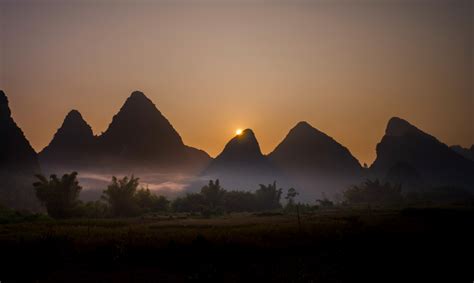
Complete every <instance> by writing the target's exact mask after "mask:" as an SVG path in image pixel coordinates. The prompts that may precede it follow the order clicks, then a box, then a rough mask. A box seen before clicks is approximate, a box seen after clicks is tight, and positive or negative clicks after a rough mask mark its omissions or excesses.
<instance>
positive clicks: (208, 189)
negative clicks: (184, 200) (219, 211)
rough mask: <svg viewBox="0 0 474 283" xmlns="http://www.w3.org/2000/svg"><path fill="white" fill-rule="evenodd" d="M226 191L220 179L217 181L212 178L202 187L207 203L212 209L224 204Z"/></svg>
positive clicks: (202, 193)
mask: <svg viewBox="0 0 474 283" xmlns="http://www.w3.org/2000/svg"><path fill="white" fill-rule="evenodd" d="M225 193H226V191H225V190H224V189H223V188H222V187H221V185H220V183H219V179H217V180H216V181H215V182H214V181H212V180H210V181H209V184H208V185H206V186H204V187H202V188H201V195H202V196H203V198H204V202H205V205H206V206H207V207H208V208H209V209H211V210H215V209H216V208H217V207H219V206H221V205H222V201H223V198H224V195H225Z"/></svg>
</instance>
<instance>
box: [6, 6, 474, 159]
mask: <svg viewBox="0 0 474 283" xmlns="http://www.w3.org/2000/svg"><path fill="white" fill-rule="evenodd" d="M33 2H34V1H3V2H2V3H0V13H1V17H0V27H1V28H0V37H1V38H2V39H5V40H3V41H2V45H1V49H0V50H1V51H0V62H1V64H2V68H1V70H0V86H1V88H2V89H3V90H4V91H5V93H6V95H7V96H8V98H9V101H10V107H11V109H12V115H13V117H14V119H15V121H16V122H17V124H18V125H19V126H20V127H21V128H22V130H23V132H24V133H25V136H26V137H27V138H28V140H29V141H30V143H31V145H32V146H33V147H34V149H35V150H36V151H37V152H39V151H41V150H42V149H43V148H44V147H45V146H46V145H48V144H49V142H50V141H51V139H52V138H53V135H54V133H55V132H56V130H57V129H58V128H59V127H60V126H61V123H62V121H63V120H64V118H65V116H66V114H67V113H68V112H69V111H70V110H72V109H77V110H78V111H79V112H80V113H81V114H82V115H83V117H84V119H85V120H86V121H87V122H88V123H89V125H90V126H91V127H92V129H93V131H94V134H95V135H99V134H100V133H101V132H103V131H105V130H106V128H107V126H108V125H109V123H110V122H111V120H112V117H113V115H115V114H116V113H117V112H118V111H119V109H120V107H121V105H122V104H123V103H124V101H125V99H126V97H128V96H129V95H130V93H131V92H132V91H133V90H135V89H140V90H141V91H143V92H144V93H145V95H147V97H148V98H150V99H151V100H152V101H153V102H154V104H155V105H156V106H157V108H158V109H159V110H160V111H161V112H162V113H163V115H164V116H165V117H167V118H168V120H169V121H170V122H171V124H172V125H173V127H174V128H175V129H176V130H177V131H178V132H179V134H180V135H181V137H182V138H183V141H184V142H185V143H186V144H187V145H190V146H193V147H196V148H199V149H202V150H204V151H206V152H207V153H208V154H209V155H211V156H212V157H215V156H217V155H218V154H219V153H220V152H221V151H222V149H223V148H224V146H225V144H226V143H227V142H228V141H229V140H230V139H231V138H232V137H233V136H234V135H235V131H236V130H237V129H246V128H251V129H252V130H253V131H254V132H255V133H256V136H257V139H258V141H259V144H260V146H261V149H262V152H263V153H264V154H268V153H270V152H271V151H272V150H273V149H274V148H275V147H276V146H277V145H278V144H279V142H281V141H282V140H283V138H284V137H285V136H286V134H287V133H288V131H289V130H290V129H291V128H292V127H293V126H294V125H296V124H297V123H298V122H299V121H307V122H308V123H310V124H311V125H312V126H313V127H315V128H317V129H318V130H320V131H322V132H324V133H326V134H327V135H329V136H331V137H332V138H334V139H335V140H336V141H338V142H339V143H341V144H342V145H343V146H345V147H347V148H348V149H349V150H350V152H351V153H352V154H353V155H354V157H356V158H357V159H358V160H359V162H360V163H361V164H364V163H367V164H369V165H370V164H372V162H373V161H374V159H375V157H376V154H375V146H376V145H377V143H378V142H379V141H380V139H381V138H382V136H383V134H384V132H385V127H386V124H387V122H388V120H389V119H390V118H391V117H394V116H397V117H401V118H403V119H405V120H407V121H409V122H410V123H411V124H413V125H415V126H416V127H418V128H419V129H421V130H423V131H425V132H427V133H429V134H430V135H433V136H435V137H436V138H437V139H439V140H440V141H442V142H443V143H446V144H447V145H461V146H463V147H470V146H471V145H472V144H474V131H473V128H472V120H473V116H472V115H473V114H472V113H471V112H470V111H471V109H472V105H473V90H474V87H473V83H474V80H473V74H474V63H473V54H472V49H473V41H472V17H471V12H472V4H471V3H472V2H470V1H452V2H449V3H445V1H438V0H433V1H419V2H415V3H412V2H410V3H403V2H396V3H395V2H393V1H381V2H377V3H375V2H370V1H360V2H359V4H360V5H352V4H349V3H347V2H344V1H340V2H338V1H336V2H331V3H327V2H325V1H306V2H297V3H290V2H285V1H282V2H279V3H278V4H275V5H265V4H263V3H260V2H258V1H246V2H245V3H240V4H241V5H239V6H236V3H237V2H238V1H230V2H228V3H212V4H210V3H207V2H193V3H185V2H179V3H177V4H172V3H169V2H166V3H165V2H157V3H145V2H141V3H138V5H130V4H129V3H119V4H116V5H108V4H107V3H106V1H103V2H101V1H99V2H97V3H84V2H81V1H72V2H68V3H66V2H60V1H59V2H47V3H46V2H44V1H38V2H36V1H35V2H36V3H33ZM39 4H42V5H39ZM84 18H87V21H84ZM18 34H21V35H23V36H18ZM79 47H80V48H79ZM430 47H435V48H430ZM446 54H448V56H447V55H446ZM216 117H217V118H216Z"/></svg>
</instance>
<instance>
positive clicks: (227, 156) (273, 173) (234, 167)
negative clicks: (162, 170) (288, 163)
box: [202, 129, 279, 189]
mask: <svg viewBox="0 0 474 283" xmlns="http://www.w3.org/2000/svg"><path fill="white" fill-rule="evenodd" d="M202 175H204V176H206V177H208V178H214V179H215V178H219V179H220V180H221V183H222V184H223V185H225V186H230V187H231V188H239V189H253V188H256V187H257V186H258V184H261V183H262V184H267V183H270V182H273V181H274V180H277V179H279V176H278V172H277V170H276V168H275V167H274V166H273V165H272V164H271V162H270V161H269V160H268V158H267V157H266V156H265V155H263V154H262V151H261V149H260V145H259V143H258V141H257V138H256V137H255V134H254V132H253V131H252V130H251V129H246V130H244V131H243V132H242V133H241V134H240V135H236V136H235V137H233V138H232V139H231V140H230V141H229V142H228V143H227V144H226V146H225V147H224V150H223V151H222V152H221V153H220V154H219V155H218V156H217V157H216V158H215V159H214V160H213V161H212V162H211V164H210V165H209V167H208V168H207V169H206V170H205V171H204V173H203V174H202Z"/></svg>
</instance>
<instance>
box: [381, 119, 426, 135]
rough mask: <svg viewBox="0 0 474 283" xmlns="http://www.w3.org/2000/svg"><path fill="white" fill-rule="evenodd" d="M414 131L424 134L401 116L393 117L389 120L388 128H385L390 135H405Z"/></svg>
mask: <svg viewBox="0 0 474 283" xmlns="http://www.w3.org/2000/svg"><path fill="white" fill-rule="evenodd" d="M412 133H417V134H424V133H423V132H422V131H421V130H419V129H418V128H417V127H415V126H413V125H412V124H410V123H409V122H408V121H406V120H404V119H402V118H399V117H392V118H391V119H390V120H389V121H388V124H387V129H386V130H385V134H386V135H388V136H404V135H406V134H412Z"/></svg>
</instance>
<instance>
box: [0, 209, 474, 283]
mask: <svg viewBox="0 0 474 283" xmlns="http://www.w3.org/2000/svg"><path fill="white" fill-rule="evenodd" d="M473 224H474V210H472V209H470V208H436V209H435V208H430V209H404V210H367V209H365V210H349V209H338V210H321V211H318V212H314V213H311V214H304V215H301V218H300V221H298V217H297V216H296V215H293V214H280V213H261V214H231V215H225V216H219V217H212V218H201V217H199V216H192V215H184V214H183V215H178V214H175V215H162V216H158V215H155V216H153V215H150V216H147V217H142V218H133V219H90V220H88V219H77V220H64V221H55V220H51V219H43V218H38V219H28V220H24V221H18V222H17V223H10V224H2V225H0V250H1V258H2V265H1V269H0V280H1V282H10V281H36V282H42V281H57V282H66V281H67V282H82V281H95V282H166V281H173V282H176V281H178V282H180V281H206V282H209V281H219V282H242V281H244V280H246V281H249V282H254V281H255V280H260V281H265V282H354V281H356V280H364V281H379V282H387V281H398V282H399V281H403V282H406V281H414V280H417V281H425V282H426V281H431V280H435V281H439V280H441V281H444V282H456V281H457V280H458V279H459V280H461V279H464V280H466V281H467V282H472V280H473V278H474V267H473V260H472V255H473V252H474V248H473V247H474V244H473V240H474V237H473V236H474V233H473V231H474V229H473V227H474V225H473Z"/></svg>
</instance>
